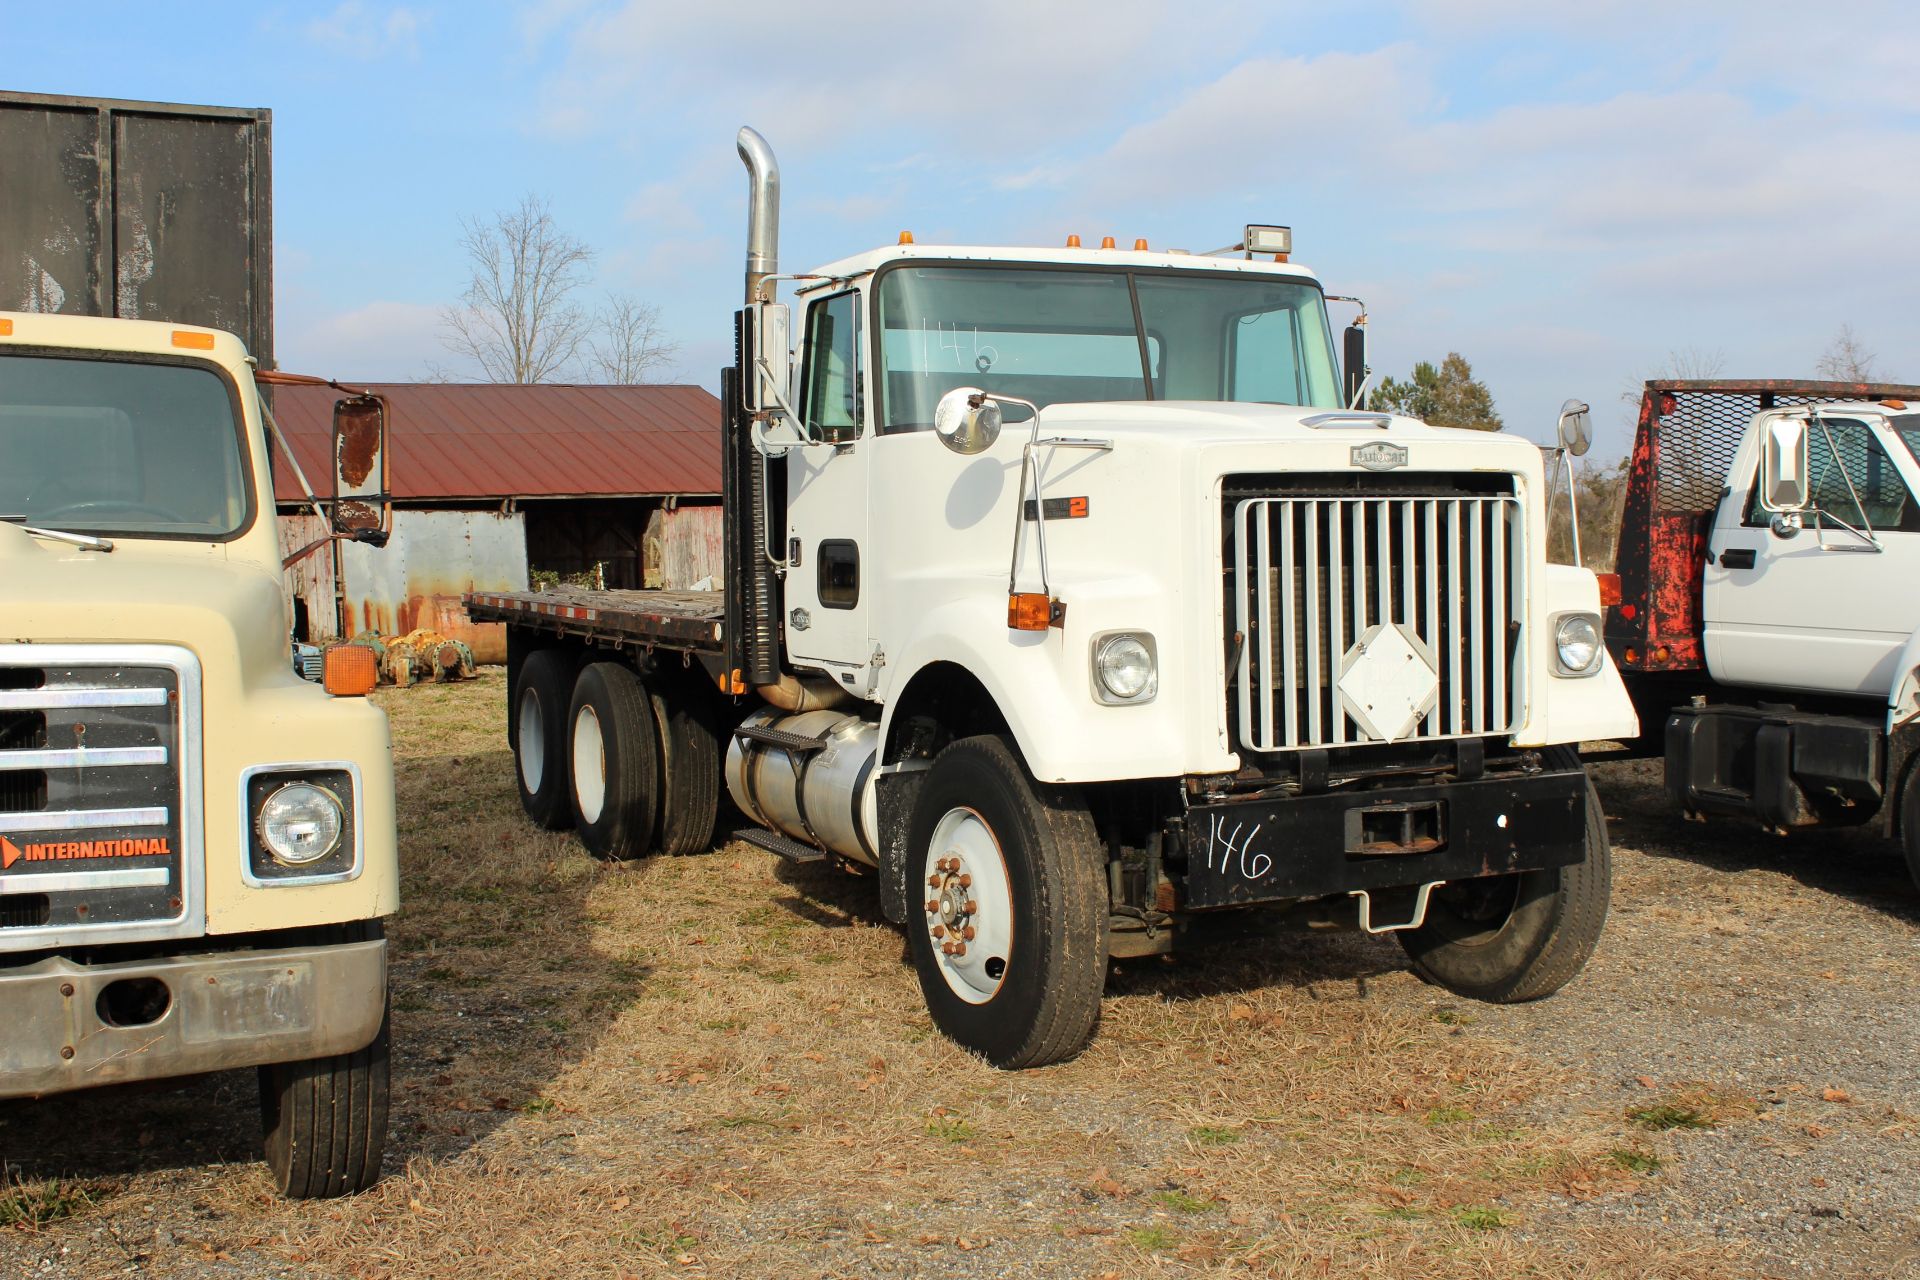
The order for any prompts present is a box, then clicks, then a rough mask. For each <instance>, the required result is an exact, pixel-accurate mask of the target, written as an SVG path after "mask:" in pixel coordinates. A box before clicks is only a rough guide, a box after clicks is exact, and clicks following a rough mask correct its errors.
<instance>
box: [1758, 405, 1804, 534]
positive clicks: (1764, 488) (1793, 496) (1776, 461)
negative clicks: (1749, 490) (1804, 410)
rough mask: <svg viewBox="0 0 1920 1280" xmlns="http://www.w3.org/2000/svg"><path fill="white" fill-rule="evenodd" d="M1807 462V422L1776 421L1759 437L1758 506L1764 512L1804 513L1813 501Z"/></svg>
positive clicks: (1798, 420) (1794, 420) (1770, 423)
mask: <svg viewBox="0 0 1920 1280" xmlns="http://www.w3.org/2000/svg"><path fill="white" fill-rule="evenodd" d="M1809 471H1810V467H1809V465H1808V460H1807V422H1806V419H1804V418H1790V417H1785V416H1782V417H1778V418H1775V419H1773V420H1772V421H1770V422H1768V423H1767V425H1766V427H1765V428H1764V433H1763V434H1762V435H1761V437H1760V506H1761V507H1762V508H1763V509H1764V510H1767V511H1805V510H1806V509H1807V506H1808V505H1809V503H1810V502H1811V501H1812V498H1813V493H1812V485H1811V483H1810V482H1809V478H1808V477H1809Z"/></svg>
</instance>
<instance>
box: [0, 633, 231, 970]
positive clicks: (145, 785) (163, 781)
mask: <svg viewBox="0 0 1920 1280" xmlns="http://www.w3.org/2000/svg"><path fill="white" fill-rule="evenodd" d="M199 761H200V673H199V665H198V663H197V662H196V661H195V660H194V658H193V656H192V654H190V653H189V652H187V651H186V650H184V649H179V648H175V647H172V646H166V645H33V644H19V645H0V906H3V907H4V908H5V909H4V910H0V946H4V947H7V948H8V949H12V948H15V947H20V946H28V945H63V944H65V943H68V942H71V941H77V940H81V939H90V940H95V941H105V940H124V941H132V940H140V939H152V938H169V937H181V936H190V935H193V934H197V933H198V932H199V931H200V923H201V922H200V919H199V912H200V909H201V908H200V891H201V884H202V878H203V868H202V848H201V841H202V827H201V822H200V812H199V797H200V763H199Z"/></svg>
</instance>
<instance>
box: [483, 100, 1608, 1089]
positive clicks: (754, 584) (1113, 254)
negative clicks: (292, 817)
mask: <svg viewBox="0 0 1920 1280" xmlns="http://www.w3.org/2000/svg"><path fill="white" fill-rule="evenodd" d="M739 146H740V153H741V156H742V159H743V160H744V161H745V162H746V164H747V166H748V170H749V173H750V179H751V182H750V206H751V208H750V216H749V228H748V254H747V288H746V294H747V304H746V306H745V308H744V309H743V310H742V311H741V312H740V313H738V315H737V317H736V334H737V340H738V358H737V360H736V362H735V364H734V366H733V367H732V368H731V369H729V370H728V371H727V372H726V374H725V375H724V400H725V405H726V421H725V423H724V441H725V444H724V447H725V450H726V495H725V497H726V518H727V523H728V544H727V551H728V563H727V576H726V583H725V588H726V589H725V591H724V592H723V593H713V594H709V595H701V594H698V593H658V592H544V593H542V592H534V593H514V594H497V595H484V596H475V597H472V598H471V599H470V603H469V610H470V612H471V613H472V614H473V615H474V616H475V617H479V618H486V619H490V620H499V621H504V622H506V623H508V625H509V628H510V632H509V636H510V665H511V677H512V683H511V693H510V695H509V696H510V700H511V702H510V732H511V739H512V742H513V745H514V749H515V752H516V753H517V756H518V760H519V766H520V784H521V791H522V798H523V801H524V802H525V805H526V808H527V811H528V813H529V814H530V815H531V816H532V817H533V818H534V819H535V820H537V821H540V822H542V823H545V824H547V825H549V826H562V825H567V824H571V825H573V826H574V827H575V828H576V829H577V830H578V831H579V833H580V835H581V838H582V839H583V840H584V841H585V842H586V844H587V845H588V846H589V847H590V848H591V849H593V850H594V851H596V852H598V853H602V854H606V855H613V856H626V855H633V854H639V853H644V852H647V851H650V850H656V849H657V850H665V851H676V852H677V851H687V850H690V849H694V848H700V847H703V846H704V845H705V844H706V842H707V841H708V839H709V837H710V836H711V833H712V830H713V825H714V820H715V808H716V782H717V778H718V775H719V773H720V772H721V768H720V764H721V758H722V756H723V754H724V760H725V766H724V772H725V779H726V784H727V786H728V788H729V790H730V792H731V794H732V797H733V799H734V801H735V803H736V804H737V805H738V806H739V808H740V809H741V810H742V811H743V812H744V813H745V814H746V815H747V816H748V817H749V818H750V819H752V820H753V821H754V822H755V823H756V824H758V825H757V826H755V827H752V828H750V829H749V830H747V831H746V832H743V833H742V834H743V837H744V838H746V839H748V840H750V841H752V842H753V843H756V844H758V845H760V846H761V847H763V848H766V849H768V850H771V851H772V852H774V853H776V854H778V855H780V856H783V857H787V858H790V859H793V860H795V861H810V860H820V859H833V860H838V861H840V862H843V863H845V864H847V865H848V866H849V867H852V868H856V869H863V870H865V871H867V872H870V873H872V874H874V875H875V876H876V878H877V880H878V892H879V900H880V904H881V907H882V909H883V910H884V911H885V913H886V915H887V916H888V917H889V918H891V919H892V920H895V921H897V922H899V923H900V924H902V925H904V926H905V927H906V931H907V936H908V938H909V940H910V942H911V948H912V954H913V957H914V962H915V965H916V967H917V969H918V972H919V978H920V984H921V988H922V990H923V992H924V994H925V996H926V1000H927V1004H928V1007H929V1008H930V1010H931V1011H932V1014H933V1017H934V1020H935V1022H936V1023H937V1024H938V1025H939V1027H940V1028H941V1029H942V1030H943V1031H944V1032H946V1033H947V1034H948V1035H950V1036H952V1037H953V1038H954V1039H956V1040H958V1041H959V1042H960V1043H962V1044H964V1045H966V1046H968V1047H970V1048H972V1049H974V1050H976V1051H978V1052H980V1053H981V1054H983V1055H984V1056H985V1057H987V1058H988V1059H989V1060H991V1061H992V1062H994V1063H996V1064H999V1065H1001V1066H1005V1067H1023V1066H1033V1065H1038V1064H1041V1063H1047V1062H1052V1061H1056V1060H1058V1059H1060V1058H1063V1057H1066V1056H1069V1055H1071V1054H1073V1053H1075V1052H1076V1051H1078V1050H1079V1049H1080V1047H1081V1046H1082V1045H1084V1044H1085V1043H1086V1041H1087V1039H1088V1038H1089V1036H1090V1035H1091V1034H1092V1032H1093V1030H1094V1027H1095V1023H1096V1020H1097V1018H1098V1013H1099V1007H1100V995H1101V990H1102V984H1103V982H1104V980H1105V976H1106V972H1107V962H1108V959H1109V957H1110V956H1125V955H1141V954H1148V953H1153V952H1157V951H1163V950H1166V949H1168V948H1170V947H1172V946H1174V945H1175V944H1176V943H1177V941H1178V939H1179V937H1180V934H1181V932H1182V930H1183V928H1184V927H1185V925H1186V923H1187V922H1188V921H1189V920H1191V919H1192V918H1193V917H1194V916H1196V915H1197V914H1199V913H1203V912H1217V911H1231V910H1240V909H1247V908H1254V907H1305V908H1307V909H1310V910H1312V911H1314V912H1316V913H1318V914H1319V915H1321V916H1322V917H1325V918H1328V919H1338V920H1343V921H1345V922H1346V923H1348V924H1350V925H1356V926H1358V927H1361V928H1367V929H1371V930H1373V931H1376V932H1382V931H1393V932H1395V933H1396V934H1397V936H1398V937H1399V938H1400V939H1401V941H1402V942H1403V943H1405V945H1406V949H1407V951H1408V952H1409V954H1410V955H1411V956H1412V957H1413V960H1414V963H1415V965H1416V967H1417V968H1418V970H1419V971H1420V972H1421V973H1422V974H1423V975H1425V976H1426V977H1428V978H1429V979H1431V980H1433V981H1435V982H1438V983H1441V984H1443V985H1444V986H1446V987H1448V988H1450V989H1452V990H1454V991H1458V992H1461V993H1463V994H1466V995H1471V996H1477V997H1481V998H1485V999H1490V1000H1525V999H1531V998H1534V997H1537V996H1541V995H1545V994H1546V993H1548V992H1550V991H1553V990H1555V989H1556V988H1558V987H1559V986H1561V985H1562V984H1563V983H1565V982H1566V981H1567V980H1568V979H1570V978H1571V977H1573V975H1574V974H1575V973H1576V972H1578V970H1579V969H1580V967H1581V966H1582V964H1583V963H1584V962H1585V960H1586V958H1587V956H1588V954H1589V953H1590V952H1591V950H1592V948H1593V946H1594V943H1595V940H1596V939H1597V937H1598V936H1599V933H1600V930H1601V925H1602V922H1603V920H1604V918H1605V914H1606V908H1607V900H1608V892H1609V864H1608V853H1607V843H1606V835H1605V830H1604V826H1603V824H1602V819H1601V814H1600V809H1599V804H1598V802H1597V801H1596V799H1595V798H1594V795H1593V793H1592V791H1591V789H1590V787H1589V786H1588V783H1587V778H1586V775H1585V773H1584V772H1583V771H1582V769H1581V768H1580V765H1579V762H1578V760H1577V759H1576V758H1575V756H1574V750H1573V746H1574V744H1575V743H1577V742H1579V741H1580V740H1581V739H1582V738H1588V737H1593V736H1604V735H1611V734H1620V733H1627V732H1632V730H1633V714H1632V710H1631V707H1630V706H1629V704H1628V701H1627V698H1626V696H1625V693H1624V691H1623V690H1622V687H1621V684H1620V680H1619V677H1618V675H1617V674H1616V673H1615V671H1614V669H1613V666H1612V664H1611V662H1610V661H1609V660H1608V658H1607V656H1606V654H1605V652H1604V650H1603V649H1602V646H1601V644H1600V637H1599V625H1600V613H1599V609H1600V605H1599V598H1598V594H1597V586H1596V582H1595V579H1594V577H1593V575H1592V574H1590V573H1587V572H1585V571H1582V570H1579V569H1574V568H1568V567H1564V566H1556V565H1549V564H1547V563H1546V559H1545V556H1544V554H1543V549H1544V547H1545V545H1546V538H1545V525H1544V519H1543V517H1544V511H1545V501H1544V500H1545V489H1544V487H1543V479H1542V467H1541V460H1540V453H1539V450H1538V449H1536V448H1535V447H1534V446H1533V445H1531V444H1529V443H1527V442H1525V441H1523V440H1518V439H1509V438H1505V437H1501V436H1496V435H1486V434H1482V433H1478V432H1467V431H1446V430H1436V429H1434V428H1431V427H1427V426H1424V425H1422V424H1421V423H1419V422H1415V421H1411V420H1408V419H1404V418H1395V417H1392V416H1389V415H1386V414H1377V413H1366V412H1362V411H1355V410H1349V409H1347V408H1346V407H1344V406H1345V405H1346V404H1348V403H1350V395H1349V393H1348V392H1347V391H1346V390H1345V389H1344V388H1343V385H1342V376H1341V371H1340V369H1339V367H1338V364H1337V362H1336V359H1335V355H1334V342H1333V336H1332V331H1331V330H1330V328H1329V326H1328V320H1327V313H1326V302H1325V297H1324V295H1323V293H1322V289H1321V285H1320V282H1319V281H1318V280H1317V279H1316V278H1315V277H1314V275H1313V274H1312V273H1311V272H1310V271H1308V270H1306V269H1305V268H1303V267H1300V266H1298V265H1295V264H1293V263H1291V262H1289V261H1287V258H1288V256H1289V249H1290V244H1289V238H1290V237H1289V232H1288V231H1287V229H1286V228H1282V227H1250V228H1248V229H1247V231H1246V233H1245V236H1244V239H1243V242H1242V244H1240V245H1237V246H1236V247H1235V248H1234V249H1233V250H1232V251H1231V252H1227V251H1223V252H1221V253H1218V254H1212V255H1196V254H1187V253H1179V252H1154V251H1151V250H1149V249H1148V248H1147V247H1146V246H1145V244H1144V243H1141V244H1136V246H1135V247H1134V248H1133V249H1130V250H1123V249H1116V248H1113V247H1112V243H1111V241H1110V240H1109V241H1108V243H1107V245H1105V246H1103V247H1101V248H1097V249H1095V248H1080V247H1078V246H1077V244H1070V245H1069V246H1068V247H1065V248H1058V249H1006V248H971V247H933V246H925V245H915V244H912V243H909V242H908V238H907V237H904V236H903V237H902V242H901V243H900V244H898V245H892V246H888V247H885V248H881V249H875V250H871V251H869V252H865V253H860V254H856V255H854V256H852V257H849V258H844V259H841V260H840V261H837V262H833V263H830V264H828V265H826V266H823V267H819V268H817V269H815V270H813V271H810V272H808V273H806V274H805V275H803V276H798V277H782V276H779V275H778V274H777V267H776V265H775V245H776V238H777V234H776V226H777V217H778V172H777V169H776V166H775V164H774V160H773V156H772V154H771V152H770V151H769V149H768V148H767V146H766V144H765V142H764V141H763V140H762V139H761V138H760V136H759V135H758V134H756V133H754V132H753V131H752V130H743V131H742V132H741V135H740V139H739ZM1256 254H1257V255H1258V257H1257V258H1256ZM1276 259H1277V260H1276ZM782 281H790V282H791V284H792V285H793V286H794V294H795V298H796V304H795V305H796V306H797V310H798V322H797V325H790V322H789V315H790V311H789V308H788V306H787V305H786V304H783V303H781V302H778V301H776V291H777V286H778V284H779V283H780V282H782ZM790 328H792V329H793V330H794V336H795V337H797V344H796V343H793V342H791V341H790V335H789V329H790ZM1351 372H1353V373H1357V370H1352V371H1351ZM716 689H717V695H716Z"/></svg>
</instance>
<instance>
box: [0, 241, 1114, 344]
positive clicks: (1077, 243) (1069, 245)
mask: <svg viewBox="0 0 1920 1280" xmlns="http://www.w3.org/2000/svg"><path fill="white" fill-rule="evenodd" d="M1079 247H1080V237H1079V236H1068V237H1067V248H1069V249H1078V248H1079ZM0 323H5V322H4V321H0Z"/></svg>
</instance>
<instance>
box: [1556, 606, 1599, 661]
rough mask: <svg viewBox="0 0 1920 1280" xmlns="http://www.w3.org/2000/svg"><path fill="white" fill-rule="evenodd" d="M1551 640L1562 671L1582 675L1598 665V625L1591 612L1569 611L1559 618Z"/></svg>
mask: <svg viewBox="0 0 1920 1280" xmlns="http://www.w3.org/2000/svg"><path fill="white" fill-rule="evenodd" d="M1553 642H1554V644H1555V645H1556V646H1558V647H1559V650H1560V667H1561V669H1562V670H1564V671H1567V672H1570V673H1572V674H1573V675H1577V676H1583V675H1586V674H1587V673H1588V672H1590V671H1593V670H1594V669H1595V668H1597V667H1598V666H1599V665H1600V627H1599V624H1598V622H1597V621H1596V620H1595V619H1594V617H1593V615H1591V614H1586V613H1570V614H1568V615H1567V616H1566V617H1564V618H1562V619H1560V625H1559V626H1558V627H1557V628H1555V631H1554V637H1553Z"/></svg>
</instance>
